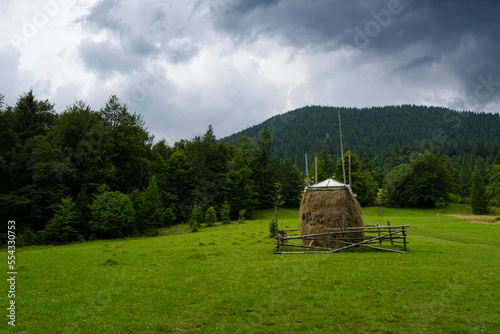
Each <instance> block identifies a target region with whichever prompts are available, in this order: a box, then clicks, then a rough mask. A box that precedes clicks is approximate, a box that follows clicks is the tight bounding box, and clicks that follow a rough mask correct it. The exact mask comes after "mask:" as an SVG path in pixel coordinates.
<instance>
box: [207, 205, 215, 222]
mask: <svg viewBox="0 0 500 334" xmlns="http://www.w3.org/2000/svg"><path fill="white" fill-rule="evenodd" d="M216 221H217V213H216V212H215V209H214V207H213V206H211V207H209V208H208V209H207V213H206V214H205V224H207V226H214V225H215V222H216Z"/></svg>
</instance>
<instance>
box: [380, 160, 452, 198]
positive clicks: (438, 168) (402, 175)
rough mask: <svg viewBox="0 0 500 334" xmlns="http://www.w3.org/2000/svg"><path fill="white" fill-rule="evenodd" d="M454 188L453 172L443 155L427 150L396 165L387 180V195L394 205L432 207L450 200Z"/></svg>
mask: <svg viewBox="0 0 500 334" xmlns="http://www.w3.org/2000/svg"><path fill="white" fill-rule="evenodd" d="M450 188H451V178H450V174H449V172H448V170H446V168H445V166H444V164H443V162H442V160H441V157H440V156H438V155H435V154H430V153H426V154H418V155H416V156H415V157H414V158H413V159H412V160H411V162H410V164H409V165H401V166H398V167H396V168H394V169H393V170H392V171H391V172H390V173H389V174H388V175H387V176H386V178H385V180H384V192H383V195H384V199H385V201H386V202H387V205H389V206H392V207H432V206H434V205H435V204H436V203H437V202H438V201H446V200H447V198H448V193H449V190H450Z"/></svg>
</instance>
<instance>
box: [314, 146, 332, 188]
mask: <svg viewBox="0 0 500 334" xmlns="http://www.w3.org/2000/svg"><path fill="white" fill-rule="evenodd" d="M332 176H333V163H332V157H331V156H330V153H329V152H328V147H327V145H326V141H323V148H322V149H321V152H320V153H319V159H318V180H316V183H318V182H321V181H323V180H326V179H329V178H331V177H332Z"/></svg>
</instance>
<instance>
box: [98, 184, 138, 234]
mask: <svg viewBox="0 0 500 334" xmlns="http://www.w3.org/2000/svg"><path fill="white" fill-rule="evenodd" d="M91 209H92V221H91V222H90V226H91V228H92V229H93V230H94V231H95V232H97V233H99V235H100V237H103V238H122V237H124V236H126V235H130V234H131V233H132V232H133V230H134V225H133V223H134V220H135V211H134V207H133V205H132V201H131V200H130V198H129V197H128V196H127V195H125V194H123V193H121V192H119V191H115V192H111V191H109V192H104V193H102V194H100V195H98V196H97V197H96V199H95V200H94V203H93V204H92V207H91Z"/></svg>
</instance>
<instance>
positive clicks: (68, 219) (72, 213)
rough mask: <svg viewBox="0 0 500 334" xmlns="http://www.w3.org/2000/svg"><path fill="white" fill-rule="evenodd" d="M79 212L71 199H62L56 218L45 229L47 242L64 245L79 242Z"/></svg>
mask: <svg viewBox="0 0 500 334" xmlns="http://www.w3.org/2000/svg"><path fill="white" fill-rule="evenodd" d="M80 222H81V220H80V217H79V212H78V209H77V207H76V204H75V203H74V202H73V199H72V198H71V197H69V196H68V197H66V198H63V199H62V202H61V204H60V205H59V207H58V209H57V210H56V213H55V215H54V217H53V218H52V219H51V220H50V221H49V223H48V224H47V226H46V227H45V240H44V241H45V242H47V243H52V244H62V243H66V242H71V241H77V240H78V236H79V234H80V233H79V231H78V226H79V225H80Z"/></svg>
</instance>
